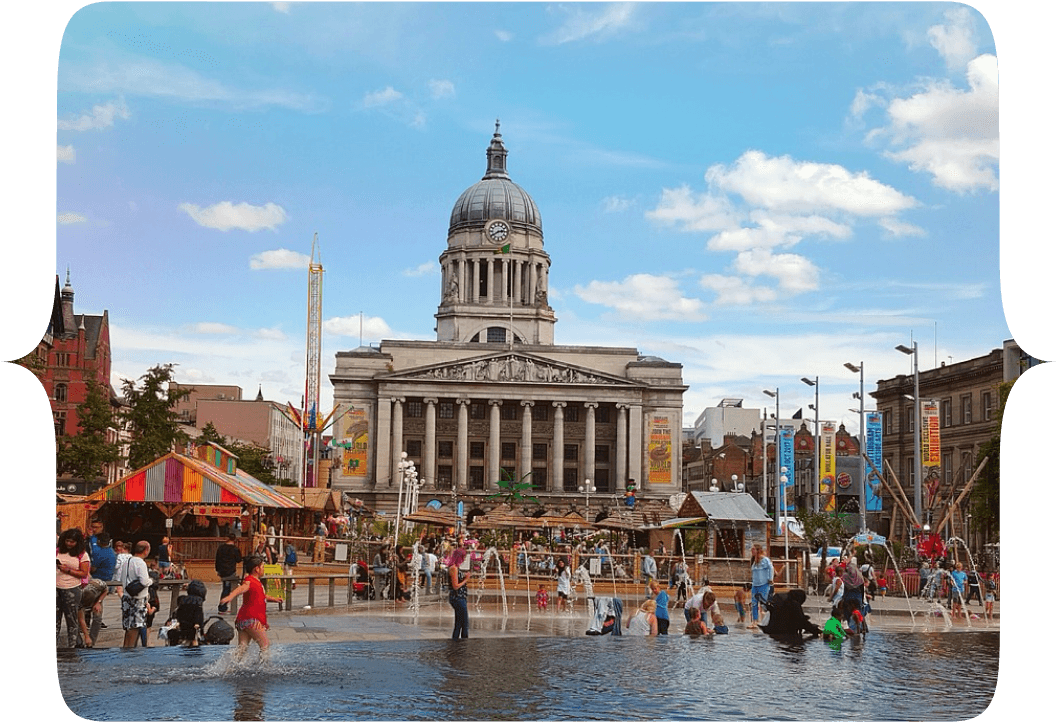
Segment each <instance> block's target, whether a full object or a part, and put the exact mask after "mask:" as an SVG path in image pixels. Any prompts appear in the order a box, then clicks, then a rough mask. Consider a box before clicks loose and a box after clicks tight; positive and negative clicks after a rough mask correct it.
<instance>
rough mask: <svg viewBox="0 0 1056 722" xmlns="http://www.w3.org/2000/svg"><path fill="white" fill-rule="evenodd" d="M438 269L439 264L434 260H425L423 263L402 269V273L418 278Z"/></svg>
mask: <svg viewBox="0 0 1056 722" xmlns="http://www.w3.org/2000/svg"><path fill="white" fill-rule="evenodd" d="M439 270H440V266H439V265H438V264H437V263H436V262H435V261H426V262H425V263H423V264H421V265H420V266H417V267H416V268H406V269H404V271H403V275H405V276H409V277H411V278H418V277H420V276H428V275H430V274H433V273H437V272H439Z"/></svg>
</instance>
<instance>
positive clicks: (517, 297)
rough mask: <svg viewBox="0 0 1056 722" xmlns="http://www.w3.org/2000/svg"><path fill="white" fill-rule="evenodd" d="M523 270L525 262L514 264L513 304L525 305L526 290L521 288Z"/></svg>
mask: <svg viewBox="0 0 1056 722" xmlns="http://www.w3.org/2000/svg"><path fill="white" fill-rule="evenodd" d="M523 268H524V262H523V261H517V262H516V263H515V264H513V302H514V303H517V304H523V303H524V289H522V288H521V278H522V276H521V271H522V270H523Z"/></svg>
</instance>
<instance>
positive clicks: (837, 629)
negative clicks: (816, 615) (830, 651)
mask: <svg viewBox="0 0 1056 722" xmlns="http://www.w3.org/2000/svg"><path fill="white" fill-rule="evenodd" d="M842 611H843V608H842V604H835V605H833V607H832V616H830V617H829V620H828V621H827V622H825V627H824V629H822V630H821V638H822V639H824V640H825V641H827V642H842V641H843V640H844V639H846V638H847V632H846V631H845V630H844V629H843V622H842V621H841V620H840V614H841V613H842Z"/></svg>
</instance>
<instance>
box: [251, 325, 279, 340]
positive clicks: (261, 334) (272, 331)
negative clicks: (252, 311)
mask: <svg viewBox="0 0 1056 722" xmlns="http://www.w3.org/2000/svg"><path fill="white" fill-rule="evenodd" d="M253 336H254V337H255V338H262V339H267V340H270V341H285V340H286V334H285V333H283V332H282V331H281V330H280V329H278V328H258V329H257V330H256V331H254V332H253Z"/></svg>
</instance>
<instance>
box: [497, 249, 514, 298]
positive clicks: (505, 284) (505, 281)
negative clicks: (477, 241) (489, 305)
mask: <svg viewBox="0 0 1056 722" xmlns="http://www.w3.org/2000/svg"><path fill="white" fill-rule="evenodd" d="M509 281H510V262H509V261H508V260H506V259H505V258H504V259H503V260H502V288H501V289H500V290H499V294H498V297H499V300H500V301H502V305H503V306H509V305H510V297H509V296H507V295H506V289H508V288H509V290H510V291H511V292H512V291H513V289H512V288H510V287H509Z"/></svg>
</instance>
